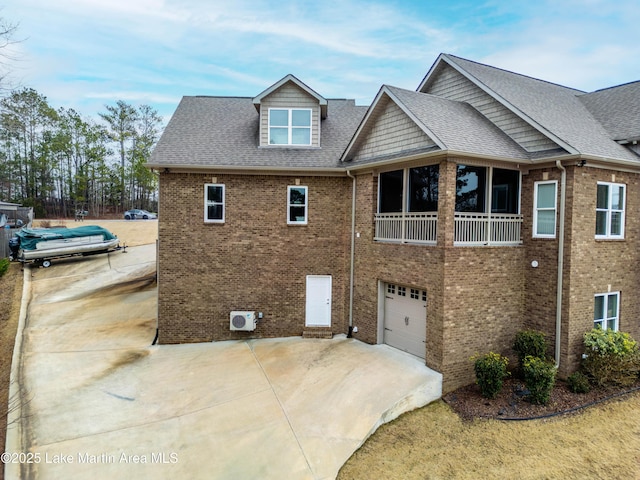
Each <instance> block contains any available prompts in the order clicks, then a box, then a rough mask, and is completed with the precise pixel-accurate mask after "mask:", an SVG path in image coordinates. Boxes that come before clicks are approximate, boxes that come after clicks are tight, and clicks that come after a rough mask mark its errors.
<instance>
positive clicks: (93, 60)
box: [0, 0, 640, 122]
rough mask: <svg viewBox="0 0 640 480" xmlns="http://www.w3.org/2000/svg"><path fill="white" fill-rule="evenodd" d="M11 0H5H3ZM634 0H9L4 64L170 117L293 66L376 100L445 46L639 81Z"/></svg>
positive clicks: (342, 91) (53, 89) (504, 63)
mask: <svg viewBox="0 0 640 480" xmlns="http://www.w3.org/2000/svg"><path fill="white" fill-rule="evenodd" d="M7 2H8V3H7ZM638 7H639V5H638V0H616V1H615V2H612V1H611V0H537V1H531V0H486V1H483V0H459V1H456V0H448V1H447V0H422V1H420V0H415V1H410V0H387V1H365V0H315V1H295V0H277V1H274V0H4V2H3V0H0V18H2V19H3V21H4V22H5V23H7V22H8V23H10V24H15V25H17V27H18V28H17V31H16V33H15V35H14V40H18V42H16V43H14V44H12V45H10V46H9V47H5V48H3V49H1V50H0V52H1V53H2V55H3V56H4V59H3V60H2V61H0V71H2V69H4V71H5V72H9V78H8V80H10V81H11V84H12V85H14V86H19V87H30V88H34V89H35V90H37V91H38V93H40V94H42V95H44V96H46V97H47V99H48V101H49V104H50V105H51V106H52V107H54V108H56V109H57V108H60V107H64V108H73V109H75V110H76V111H78V112H80V113H81V114H83V115H85V116H88V117H97V116H98V113H99V112H105V111H106V110H105V105H115V103H116V101H118V100H124V101H126V102H128V103H130V104H132V105H136V106H137V105H141V104H147V105H150V106H152V107H153V108H155V109H156V110H157V111H158V112H159V113H160V115H161V116H162V117H163V118H164V121H165V122H166V121H168V119H169V117H170V116H171V114H172V113H173V111H174V110H175V108H176V106H177V105H178V102H179V101H180V99H181V97H182V96H183V95H216V96H217V95H219V96H241V97H254V96H257V95H258V94H260V93H261V92H262V91H263V90H265V89H267V88H268V87H269V86H271V85H272V84H274V83H275V82H277V81H278V80H280V79H281V78H282V77H284V76H285V75H287V74H289V73H291V74H293V75H295V76H296V77H297V78H299V79H300V80H302V81H303V82H304V83H306V84H307V85H308V86H309V87H311V88H312V89H314V90H315V91H316V92H318V93H319V94H320V95H322V96H324V97H325V98H352V99H355V100H356V103H357V104H359V105H369V104H370V103H371V101H372V100H373V98H374V97H375V96H376V94H377V92H378V90H379V89H380V86H381V85H382V84H387V85H393V86H396V87H401V88H406V89H411V90H415V89H416V88H417V86H418V85H419V84H420V82H421V80H422V79H423V78H424V76H425V75H426V73H427V72H428V71H429V68H430V67H431V65H432V64H433V62H434V61H435V60H436V58H437V56H438V55H439V54H440V53H450V54H453V55H457V56H460V57H463V58H466V59H469V60H474V61H477V62H481V63H486V64H489V65H492V66H495V67H499V68H503V69H506V70H510V71H514V72H517V73H521V74H525V75H529V76H532V77H535V78H540V79H543V80H547V81H550V82H554V83H559V84H561V85H565V86H569V87H573V88H577V89H580V90H584V91H594V90H598V89H601V88H606V87H610V86H614V85H619V84H622V83H627V82H631V81H636V80H640V28H639V27H638V23H637V14H638Z"/></svg>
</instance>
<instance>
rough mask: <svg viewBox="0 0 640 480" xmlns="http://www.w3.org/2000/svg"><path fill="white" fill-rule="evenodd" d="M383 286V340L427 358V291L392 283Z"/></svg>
mask: <svg viewBox="0 0 640 480" xmlns="http://www.w3.org/2000/svg"><path fill="white" fill-rule="evenodd" d="M384 290H385V296H384V343H386V344H387V345H390V346H392V347H395V348H398V349H400V350H404V351H405V352H408V353H411V354H413V355H416V356H418V357H420V358H425V355H426V339H427V292H426V291H424V290H419V289H415V288H411V287H403V286H400V285H394V284H392V283H388V284H386V285H385V288H384Z"/></svg>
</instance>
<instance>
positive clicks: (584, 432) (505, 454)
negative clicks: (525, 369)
mask: <svg viewBox="0 0 640 480" xmlns="http://www.w3.org/2000/svg"><path fill="white" fill-rule="evenodd" d="M371 478H381V479H382V478H384V479H403V480H410V479H420V480H425V479H469V480H471V479H474V480H475V479H514V478H517V479H556V478H557V479H581V480H582V479H607V480H613V479H640V393H633V394H629V395H627V396H625V397H623V398H621V399H617V400H611V401H608V402H605V403H602V404H599V405H597V406H593V407H589V408H587V409H585V410H581V411H580V413H576V414H572V415H569V416H561V417H554V418H553V419H547V420H530V421H521V422H505V421H500V420H474V421H462V420H461V419H460V418H459V417H458V416H457V415H456V414H455V413H454V412H453V411H452V410H451V408H450V407H449V406H448V405H447V404H446V403H444V402H443V401H441V400H440V401H437V402H435V403H432V404H430V405H427V406H426V407H424V408H421V409H418V410H414V411H413V412H409V413H407V414H405V415H402V416H401V417H399V418H398V419H397V420H395V421H393V422H391V423H389V424H387V425H383V426H382V427H380V428H379V429H378V430H377V431H376V432H375V433H374V434H373V435H372V436H371V437H370V438H369V440H367V441H366V442H365V444H364V445H363V446H362V447H361V448H360V449H359V450H358V451H357V452H355V453H354V454H353V456H352V457H351V458H350V459H349V460H348V461H347V463H346V464H345V465H344V466H343V468H342V469H341V471H340V474H339V475H338V479H340V480H349V479H371Z"/></svg>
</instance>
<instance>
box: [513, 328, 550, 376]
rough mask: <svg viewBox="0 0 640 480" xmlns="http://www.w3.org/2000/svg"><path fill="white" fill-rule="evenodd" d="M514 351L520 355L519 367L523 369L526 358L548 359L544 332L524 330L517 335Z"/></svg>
mask: <svg viewBox="0 0 640 480" xmlns="http://www.w3.org/2000/svg"><path fill="white" fill-rule="evenodd" d="M513 349H514V350H515V352H516V354H517V355H518V366H519V367H520V368H522V366H523V364H524V359H525V358H526V357H529V356H531V357H538V358H541V359H543V360H545V359H546V358H547V340H546V339H545V335H544V333H542V332H537V331H535V330H522V331H520V332H518V333H517V334H516V341H515V343H514V344H513Z"/></svg>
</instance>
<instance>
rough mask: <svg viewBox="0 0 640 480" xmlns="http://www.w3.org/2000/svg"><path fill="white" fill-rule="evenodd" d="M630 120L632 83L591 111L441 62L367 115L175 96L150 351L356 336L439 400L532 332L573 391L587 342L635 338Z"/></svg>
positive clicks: (634, 130) (448, 58) (302, 96)
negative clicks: (241, 322) (387, 348)
mask: <svg viewBox="0 0 640 480" xmlns="http://www.w3.org/2000/svg"><path fill="white" fill-rule="evenodd" d="M639 106H640V82H636V83H631V84H626V85H621V86H618V87H613V88H609V89H605V90H599V91H596V92H593V93H585V92H582V91H578V90H574V89H571V88H566V87H562V86H559V85H555V84H551V83H548V82H545V81H542V80H537V79H534V78H530V77H526V76H522V75H518V74H516V73H512V72H508V71H504V70H500V69H497V68H494V67H490V66H487V65H483V64H479V63H476V62H472V61H469V60H464V59H462V58H459V57H455V56H452V55H446V54H442V55H440V56H439V57H438V59H437V60H436V62H435V63H434V65H433V66H432V67H431V69H430V70H429V72H428V73H427V75H426V76H425V78H424V79H423V81H422V82H421V83H420V86H419V87H418V89H417V91H415V92H414V91H408V90H404V89H400V88H395V87H391V86H386V85H384V86H382V87H381V89H380V91H379V92H378V94H377V96H376V98H375V99H374V101H373V103H372V105H371V106H370V107H368V108H365V107H359V106H356V105H355V102H354V101H352V100H332V99H325V98H324V97H322V96H321V95H319V94H318V93H316V92H315V91H314V90H312V89H311V88H310V87H308V86H307V85H305V84H304V83H302V82H301V81H300V80H298V79H297V78H296V77H294V76H292V75H288V76H286V77H284V78H283V79H282V80H280V81H279V82H277V83H276V84H274V85H273V86H271V87H269V88H268V89H267V90H265V91H264V92H262V93H261V94H259V95H258V96H256V97H253V98H249V97H247V98H229V97H185V98H183V100H182V102H181V103H180V105H179V106H178V108H177V110H176V112H175V114H174V115H173V117H172V119H171V121H170V122H169V124H168V126H167V128H166V130H165V132H164V134H163V136H162V138H161V139H160V141H159V143H158V145H157V147H156V149H155V151H154V154H153V157H152V159H151V161H150V163H149V167H150V168H153V169H155V170H157V171H158V172H159V176H160V209H161V211H160V220H159V222H160V223H159V254H158V282H159V292H158V335H159V337H158V339H159V342H160V343H180V342H202V341H212V340H226V339H241V338H259V337H276V336H293V335H301V334H305V335H307V336H321V335H323V334H325V333H328V334H330V333H334V334H335V333H348V334H350V335H352V336H353V337H354V338H357V339H359V340H362V341H364V342H368V343H372V344H376V343H387V344H389V345H391V346H394V347H397V348H399V349H402V350H405V351H407V352H409V353H412V354H414V355H416V356H418V357H421V358H424V359H425V362H426V364H427V365H428V366H429V367H431V368H433V369H434V370H437V371H439V372H441V373H442V374H443V381H444V383H443V391H445V392H446V391H449V390H452V389H454V388H456V387H458V386H461V385H465V384H468V383H470V382H472V381H473V369H472V365H471V362H470V361H469V358H470V357H471V356H472V355H474V354H475V353H482V352H486V351H489V350H494V351H499V352H502V353H508V352H509V350H510V348H511V346H512V343H513V339H514V336H515V334H516V332H517V331H518V330H521V329H523V328H535V329H538V330H542V331H544V332H546V333H547V334H548V338H549V340H550V343H551V344H552V345H553V346H554V351H553V352H549V353H550V354H552V355H554V356H555V358H556V361H557V362H558V363H559V367H560V374H561V375H567V374H568V373H571V372H572V371H573V370H575V369H576V368H577V366H578V362H579V358H580V353H581V347H582V335H583V333H584V332H586V331H588V330H589V329H591V328H592V327H593V326H594V325H595V324H598V325H602V326H603V327H604V328H615V329H621V330H624V331H628V332H630V333H631V334H632V335H634V336H635V337H638V338H640V321H639V320H638V318H640V301H639V300H638V295H636V293H635V292H636V290H637V288H638V285H640V278H639V274H637V273H636V271H635V269H633V268H631V267H630V266H631V265H634V264H635V263H636V262H637V261H638V260H640V258H638V257H640V253H639V252H640V249H639V248H638V246H639V245H638V242H639V239H640V231H639V229H640V225H639V220H638V209H639V208H640V197H639V189H638V188H637V183H638V181H639V174H640V149H639V148H638V147H637V140H640V108H639ZM231 312H256V317H260V318H257V320H256V323H253V319H250V322H249V331H239V330H237V329H236V328H235V327H234V325H233V315H230V313H231ZM254 326H255V328H254Z"/></svg>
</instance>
